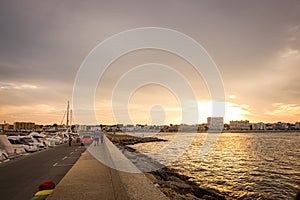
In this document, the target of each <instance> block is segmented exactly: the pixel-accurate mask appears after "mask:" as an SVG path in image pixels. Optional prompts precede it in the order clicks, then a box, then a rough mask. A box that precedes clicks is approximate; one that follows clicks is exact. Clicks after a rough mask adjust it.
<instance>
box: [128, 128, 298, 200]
mask: <svg viewBox="0 0 300 200" xmlns="http://www.w3.org/2000/svg"><path fill="white" fill-rule="evenodd" d="M180 134H186V137H189V135H191V134H189V133H180ZM155 136H157V137H160V138H164V139H168V140H170V141H171V140H172V139H173V138H174V134H168V133H165V134H162V133H161V134H157V135H155ZM205 136H206V134H205V133H198V134H197V135H196V137H195V138H194V141H193V143H192V144H191V145H190V146H189V148H188V150H187V151H186V152H185V153H184V154H182V155H181V156H180V157H179V158H178V159H177V160H176V161H173V162H172V163H171V164H170V166H171V167H172V168H175V169H177V170H178V172H180V173H182V174H185V175H188V176H190V177H192V180H193V181H195V182H197V183H198V184H199V185H200V186H202V187H207V188H213V189H216V190H218V191H220V192H221V193H222V194H224V195H225V196H226V197H227V198H228V199H294V198H295V196H296V193H297V192H298V191H300V133H222V134H221V135H220V137H219V138H218V140H217V142H216V143H215V145H214V147H213V149H212V150H211V151H210V152H209V154H208V155H207V156H200V155H199V149H200V147H201V145H202V144H203V143H204V139H205ZM166 145H168V142H157V143H146V144H145V143H144V144H136V145H133V147H134V148H136V149H137V150H139V151H140V152H143V153H149V152H152V151H153V150H157V149H159V148H162V147H165V146H166ZM164 158H165V159H167V158H168V156H166V155H161V156H160V159H161V160H163V159H164Z"/></svg>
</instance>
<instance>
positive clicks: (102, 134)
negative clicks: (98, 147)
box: [100, 130, 104, 144]
mask: <svg viewBox="0 0 300 200" xmlns="http://www.w3.org/2000/svg"><path fill="white" fill-rule="evenodd" d="M100 140H101V144H103V140H104V131H103V130H102V131H101V132H100Z"/></svg>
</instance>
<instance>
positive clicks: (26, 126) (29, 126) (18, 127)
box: [13, 122, 35, 131]
mask: <svg viewBox="0 0 300 200" xmlns="http://www.w3.org/2000/svg"><path fill="white" fill-rule="evenodd" d="M34 128H35V123H34V122H14V128H13V129H14V130H15V131H33V130H34Z"/></svg>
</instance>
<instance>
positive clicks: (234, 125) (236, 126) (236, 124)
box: [229, 120, 250, 130]
mask: <svg viewBox="0 0 300 200" xmlns="http://www.w3.org/2000/svg"><path fill="white" fill-rule="evenodd" d="M229 126H230V130H250V123H249V120H236V121H230V122H229Z"/></svg>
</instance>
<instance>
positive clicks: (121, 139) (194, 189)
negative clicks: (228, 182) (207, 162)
mask: <svg viewBox="0 0 300 200" xmlns="http://www.w3.org/2000/svg"><path fill="white" fill-rule="evenodd" d="M107 137H108V138H109V139H110V140H111V141H112V142H113V143H114V144H115V145H116V146H117V147H118V148H119V149H120V150H121V151H122V152H123V154H124V155H125V156H126V157H127V158H128V159H129V160H131V161H132V162H133V164H135V165H136V167H137V168H139V169H140V170H141V171H148V170H147V169H150V168H151V167H153V166H155V168H157V170H155V171H149V172H146V173H145V176H146V177H148V178H149V179H150V180H151V181H152V182H153V184H154V185H155V186H156V187H157V188H159V189H160V190H161V191H162V192H163V193H164V194H165V195H166V196H167V197H168V198H170V199H175V200H183V199H189V200H196V199H207V200H223V199H225V197H224V196H222V195H221V194H219V192H218V191H215V190H212V189H207V188H201V187H200V186H199V185H197V184H196V183H195V182H193V181H191V180H190V179H191V178H190V177H188V176H185V175H181V174H179V173H177V172H176V171H175V170H174V169H172V168H169V167H166V166H163V165H161V164H160V163H158V162H157V161H155V160H153V159H151V158H149V157H148V156H146V155H144V154H141V153H139V152H138V151H137V150H135V149H134V148H132V147H129V146H127V145H132V144H138V143H145V142H163V141H166V140H163V139H159V138H156V137H134V136H130V135H108V136H107Z"/></svg>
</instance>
